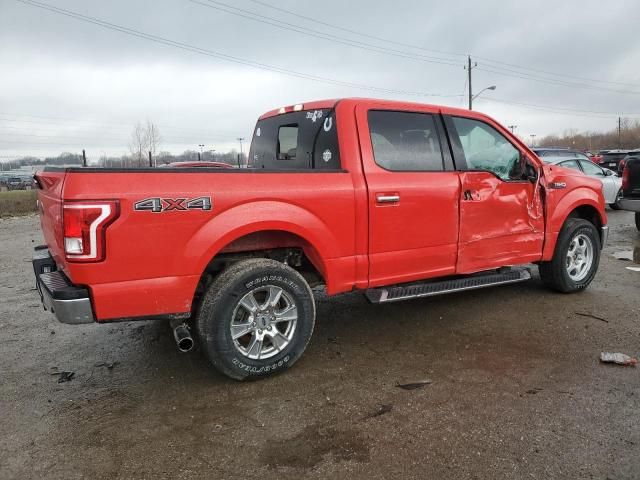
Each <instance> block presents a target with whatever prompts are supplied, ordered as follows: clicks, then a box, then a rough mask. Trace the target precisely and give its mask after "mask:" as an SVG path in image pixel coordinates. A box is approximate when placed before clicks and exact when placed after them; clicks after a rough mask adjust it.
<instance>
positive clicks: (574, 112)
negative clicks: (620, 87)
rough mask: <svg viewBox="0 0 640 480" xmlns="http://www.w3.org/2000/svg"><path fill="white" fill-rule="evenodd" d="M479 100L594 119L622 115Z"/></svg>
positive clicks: (551, 106) (629, 114)
mask: <svg viewBox="0 0 640 480" xmlns="http://www.w3.org/2000/svg"><path fill="white" fill-rule="evenodd" d="M479 99H480V100H484V101H487V102H496V103H504V104H507V105H516V106H520V107H526V108H532V109H535V110H546V111H550V112H554V113H560V114H564V115H577V116H583V117H594V118H611V117H617V116H619V115H620V113H619V112H618V113H614V112H601V111H595V110H580V109H576V108H571V107H563V106H555V105H541V104H534V103H523V102H515V101H511V100H503V99H498V98H495V97H479ZM624 115H625V116H627V117H634V116H640V113H625V114H624Z"/></svg>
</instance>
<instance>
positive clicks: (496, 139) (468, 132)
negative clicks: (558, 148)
mask: <svg viewBox="0 0 640 480" xmlns="http://www.w3.org/2000/svg"><path fill="white" fill-rule="evenodd" d="M451 119H452V121H453V125H454V127H455V130H456V132H455V133H456V134H457V136H458V138H459V140H460V144H461V146H462V150H463V152H464V156H465V159H466V162H467V169H468V170H487V171H490V172H492V173H494V174H495V175H496V176H498V177H499V178H501V179H502V180H507V181H508V180H522V174H523V172H522V167H521V164H520V151H519V150H518V149H517V148H516V147H514V146H513V145H512V144H511V143H510V142H509V141H508V140H507V139H506V138H505V137H504V136H503V135H502V134H501V133H500V132H498V131H497V130H496V129H495V128H493V127H492V126H491V125H488V124H486V123H484V122H481V121H479V120H473V119H471V118H463V117H452V118H451Z"/></svg>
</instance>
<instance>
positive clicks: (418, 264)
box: [33, 99, 608, 379]
mask: <svg viewBox="0 0 640 480" xmlns="http://www.w3.org/2000/svg"><path fill="white" fill-rule="evenodd" d="M36 181H37V184H38V187H39V192H38V205H39V210H40V217H41V224H42V230H43V233H44V237H45V239H46V243H47V245H46V246H42V247H38V248H37V249H36V252H35V255H34V260H33V266H34V271H35V275H36V279H37V285H38V290H39V292H40V294H41V297H42V301H43V304H44V306H45V308H47V309H49V310H52V311H53V312H54V313H55V315H56V316H57V318H58V319H59V320H60V321H62V322H65V323H88V322H99V323H106V322H113V321H118V320H132V319H141V320H142V319H163V318H164V319H170V320H171V323H172V325H173V327H174V334H175V336H176V340H177V341H178V346H179V347H180V348H181V349H182V350H188V349H190V348H191V346H192V345H193V343H194V339H195V340H198V341H199V342H200V344H201V346H202V348H203V349H204V350H205V352H206V353H207V355H208V357H209V359H210V360H211V362H212V364H213V365H214V366H215V367H217V368H218V369H219V370H220V371H222V372H223V373H225V374H226V375H228V376H230V377H232V378H235V379H245V378H255V377H260V376H265V375H270V374H272V373H274V372H279V371H281V370H284V369H286V368H288V367H290V366H291V365H293V364H294V362H295V361H296V360H297V359H298V358H299V357H300V356H301V355H302V353H303V351H304V350H305V347H306V345H307V343H308V342H309V339H310V337H311V333H312V331H313V327H314V321H315V304H314V296H313V291H312V290H311V287H314V286H318V285H325V286H326V291H327V293H328V294H329V295H335V294H338V293H341V292H350V291H354V290H360V291H363V292H364V293H365V294H366V296H367V297H368V299H369V300H370V301H371V302H379V303H382V302H393V301H398V300H404V299H409V298H417V297H426V296H431V295H438V294H443V293H449V292H455V291H461V290H469V289H474V288H481V287H488V286H492V285H500V284H510V283H514V282H519V281H524V280H527V279H529V278H530V277H531V274H530V270H529V268H527V267H526V266H524V265H526V264H531V263H534V264H537V265H538V269H539V272H540V277H541V278H542V281H543V282H544V283H545V284H547V285H549V286H550V287H552V288H553V289H555V290H558V291H561V292H575V291H579V290H582V289H584V288H585V287H586V286H587V285H589V283H590V282H591V281H592V279H593V277H594V275H595V273H596V270H597V268H598V263H599V259H600V250H601V248H602V245H603V244H604V243H605V241H606V238H607V232H608V229H607V225H606V224H607V217H606V214H605V210H604V205H605V203H604V198H603V194H602V184H601V183H600V182H599V181H598V180H597V179H591V178H589V177H587V176H585V175H583V174H582V173H579V172H577V171H575V170H570V169H565V168H562V167H557V166H550V165H545V164H543V163H542V162H541V161H540V160H539V159H538V157H537V156H536V155H535V154H534V153H532V152H531V151H530V150H529V149H528V148H527V147H526V146H525V145H524V144H523V143H522V142H521V141H520V140H519V139H518V138H517V137H515V136H513V135H512V134H511V133H510V132H509V131H508V130H507V129H505V128H504V127H503V126H501V125H500V124H498V123H497V122H495V121H494V120H492V119H491V118H489V117H487V116H486V115H483V114H481V113H478V112H472V111H467V110H460V109H455V108H449V107H439V106H433V105H422V104H416V103H405V102H391V101H383V100H368V99H343V100H327V101H318V102H312V103H307V104H304V105H294V106H288V107H283V108H280V109H278V110H274V111H271V112H268V113H266V114H264V115H263V116H261V117H260V119H259V120H258V122H257V124H256V126H255V130H254V135H253V140H252V144H251V149H250V152H249V168H242V169H239V168H235V169H233V168H229V169H219V168H192V169H190V168H175V169H172V168H164V169H162V168H157V169H154V168H141V169H134V170H130V169H129V170H119V169H103V168H67V169H56V168H47V169H45V170H44V171H43V172H41V173H39V174H37V175H36ZM192 332H193V338H192Z"/></svg>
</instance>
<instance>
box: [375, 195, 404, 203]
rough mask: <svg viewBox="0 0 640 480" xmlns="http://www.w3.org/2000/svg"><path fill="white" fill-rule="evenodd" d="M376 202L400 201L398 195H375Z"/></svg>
mask: <svg viewBox="0 0 640 480" xmlns="http://www.w3.org/2000/svg"><path fill="white" fill-rule="evenodd" d="M376 202H378V203H398V202H400V195H376Z"/></svg>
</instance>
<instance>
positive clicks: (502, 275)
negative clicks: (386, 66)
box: [365, 268, 531, 303]
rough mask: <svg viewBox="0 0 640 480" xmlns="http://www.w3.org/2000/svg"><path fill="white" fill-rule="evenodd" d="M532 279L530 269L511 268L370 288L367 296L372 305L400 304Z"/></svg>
mask: <svg viewBox="0 0 640 480" xmlns="http://www.w3.org/2000/svg"><path fill="white" fill-rule="evenodd" d="M530 278H531V271H530V270H529V269H528V268H510V269H508V270H506V271H505V269H501V270H499V271H496V270H492V271H490V272H482V273H477V274H474V275H470V276H466V277H461V278H454V279H451V280H434V281H429V282H422V283H409V284H404V285H394V286H390V287H380V288H370V289H368V290H367V291H366V292H365V295H366V296H367V298H368V299H369V301H370V302H371V303H387V302H398V301H400V300H408V299H410V298H420V297H432V296H435V295H444V294H445V293H453V292H462V291H465V290H475V289H477V288H485V287H493V286H494V285H506V284H509V283H517V282H524V281H525V280H529V279H530Z"/></svg>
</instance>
